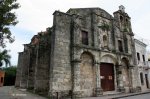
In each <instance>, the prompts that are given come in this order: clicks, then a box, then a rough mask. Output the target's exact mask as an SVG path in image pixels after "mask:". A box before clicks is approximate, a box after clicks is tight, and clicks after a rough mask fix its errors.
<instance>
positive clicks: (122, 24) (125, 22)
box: [113, 5, 132, 33]
mask: <svg viewBox="0 0 150 99" xmlns="http://www.w3.org/2000/svg"><path fill="white" fill-rule="evenodd" d="M113 14H114V19H115V20H116V24H117V26H118V27H119V29H120V31H123V32H129V33H132V29H131V22H130V19H131V18H130V17H129V16H128V14H127V13H126V12H125V7H124V6H123V5H120V6H119V10H118V11H116V12H114V13H113Z"/></svg>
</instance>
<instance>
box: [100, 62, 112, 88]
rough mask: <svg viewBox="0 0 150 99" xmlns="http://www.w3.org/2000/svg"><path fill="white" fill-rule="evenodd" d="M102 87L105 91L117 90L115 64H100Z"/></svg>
mask: <svg viewBox="0 0 150 99" xmlns="http://www.w3.org/2000/svg"><path fill="white" fill-rule="evenodd" d="M100 77H101V87H102V89H103V91H113V90H115V85H114V65H113V64H110V63H101V64H100Z"/></svg>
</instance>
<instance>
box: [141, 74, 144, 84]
mask: <svg viewBox="0 0 150 99" xmlns="http://www.w3.org/2000/svg"><path fill="white" fill-rule="evenodd" d="M140 79H141V84H142V85H144V79H143V73H140Z"/></svg>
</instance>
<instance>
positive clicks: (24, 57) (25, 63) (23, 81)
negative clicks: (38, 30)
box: [20, 51, 30, 88]
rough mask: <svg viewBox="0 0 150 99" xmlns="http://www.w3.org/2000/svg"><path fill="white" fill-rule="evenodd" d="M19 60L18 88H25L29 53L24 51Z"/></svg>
mask: <svg viewBox="0 0 150 99" xmlns="http://www.w3.org/2000/svg"><path fill="white" fill-rule="evenodd" d="M21 57H22V59H21V65H20V66H21V83H20V87H22V88H27V79H28V68H29V65H30V53H29V52H28V51H24V52H23V53H22V56H21Z"/></svg>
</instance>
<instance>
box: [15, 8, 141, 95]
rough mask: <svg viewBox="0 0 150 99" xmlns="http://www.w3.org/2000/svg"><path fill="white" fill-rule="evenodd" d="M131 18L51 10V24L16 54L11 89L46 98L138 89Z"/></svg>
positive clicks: (120, 12) (94, 11)
mask: <svg viewBox="0 0 150 99" xmlns="http://www.w3.org/2000/svg"><path fill="white" fill-rule="evenodd" d="M137 68H138V67H137V62H136V51H135V44H134V33H133V31H132V27H131V18H130V17H129V15H128V14H127V13H126V12H125V7H124V6H122V5H121V6H119V10H118V11H116V12H114V13H113V16H112V15H110V14H109V13H108V12H106V11H105V10H103V9H101V8H71V9H69V10H68V11H67V12H66V13H64V12H60V11H55V12H54V13H53V26H52V27H51V28H47V30H46V31H45V32H39V33H38V34H37V35H35V36H33V38H32V39H31V42H30V43H29V44H24V51H23V52H20V53H19V58H18V68H17V77H16V84H15V86H16V87H21V88H26V89H29V90H33V91H34V92H37V93H39V94H44V95H48V96H50V97H67V96H74V97H91V96H100V95H103V94H107V93H108V92H112V93H118V92H124V93H129V92H139V91H141V85H140V81H139V79H138V78H139V77H138V74H137Z"/></svg>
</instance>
